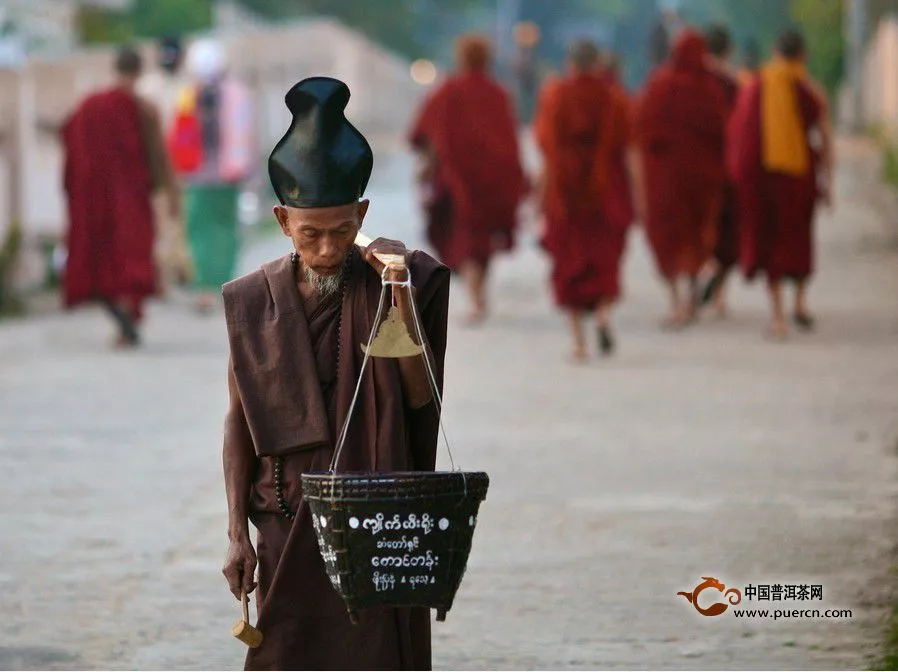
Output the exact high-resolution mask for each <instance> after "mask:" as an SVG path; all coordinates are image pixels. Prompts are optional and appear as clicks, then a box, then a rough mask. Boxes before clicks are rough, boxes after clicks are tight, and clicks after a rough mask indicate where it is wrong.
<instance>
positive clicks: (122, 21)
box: [78, 7, 134, 44]
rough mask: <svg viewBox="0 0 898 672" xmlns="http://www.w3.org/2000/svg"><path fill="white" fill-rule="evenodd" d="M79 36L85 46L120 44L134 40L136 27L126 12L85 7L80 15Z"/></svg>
mask: <svg viewBox="0 0 898 672" xmlns="http://www.w3.org/2000/svg"><path fill="white" fill-rule="evenodd" d="M78 34H79V39H80V41H81V42H82V43H83V44H119V43H122V42H128V41H129V40H131V39H133V38H134V27H133V25H132V22H131V18H130V16H128V14H126V13H124V12H110V11H106V10H103V9H99V8H97V7H83V8H82V9H81V11H80V13H79V15H78Z"/></svg>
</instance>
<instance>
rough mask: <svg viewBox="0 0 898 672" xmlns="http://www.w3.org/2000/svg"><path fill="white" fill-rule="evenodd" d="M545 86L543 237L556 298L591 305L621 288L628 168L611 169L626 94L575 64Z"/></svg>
mask: <svg viewBox="0 0 898 672" xmlns="http://www.w3.org/2000/svg"><path fill="white" fill-rule="evenodd" d="M550 86H551V88H550V89H548V90H547V91H546V92H544V94H543V95H542V96H541V105H540V110H539V113H538V117H537V118H538V126H537V137H538V140H539V143H540V147H541V149H542V151H543V154H544V157H545V166H546V167H545V180H546V190H545V200H544V210H545V214H546V224H547V226H546V232H545V235H544V238H543V245H544V247H545V248H546V250H547V251H548V252H549V253H550V254H551V255H552V257H553V260H554V268H553V272H552V284H553V288H554V292H555V300H556V302H557V303H558V304H559V305H560V306H563V307H565V308H570V309H574V310H592V309H594V308H596V306H597V305H598V304H599V302H600V301H602V300H605V299H607V300H613V299H616V298H617V297H618V295H619V294H620V260H621V256H622V254H623V250H624V245H625V242H626V234H627V228H628V227H629V225H630V222H631V220H632V210H631V208H630V207H629V198H628V195H629V191H628V181H627V176H626V174H625V173H623V174H621V172H619V171H617V170H616V169H615V168H616V164H617V161H618V160H620V161H621V162H622V161H623V158H622V157H623V154H624V152H625V149H626V146H627V144H628V143H629V140H630V130H629V124H628V119H627V114H626V102H625V101H624V99H623V98H622V97H621V96H620V94H619V93H618V92H617V91H616V90H615V89H614V88H612V87H611V86H610V85H609V84H608V83H607V82H606V81H605V80H604V78H603V77H602V76H601V75H598V74H591V73H583V72H581V73H577V74H573V75H570V76H568V77H565V78H563V79H560V80H558V81H557V82H554V83H553V84H551V85H550ZM621 179H622V180H623V185H621V184H619V183H618V181H619V180H621ZM612 191H615V192H616V193H613V194H612Z"/></svg>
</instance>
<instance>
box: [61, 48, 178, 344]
mask: <svg viewBox="0 0 898 672" xmlns="http://www.w3.org/2000/svg"><path fill="white" fill-rule="evenodd" d="M142 65H143V63H142V61H141V58H140V55H139V54H138V53H137V52H136V51H135V50H133V49H131V48H130V47H123V48H122V49H121V50H120V51H119V52H118V54H117V56H116V59H115V71H116V78H117V81H116V83H115V85H114V86H112V87H111V88H110V89H107V90H105V91H101V92H100V93H96V94H93V95H91V96H89V97H88V98H87V99H86V100H84V101H83V102H82V103H81V104H80V105H79V106H78V108H77V109H76V110H75V112H74V113H73V114H72V115H71V116H70V117H69V118H68V120H67V121H66V122H65V125H64V126H63V128H62V139H63V144H64V146H65V175H64V184H65V190H66V195H67V197H68V215H69V230H68V235H67V245H68V258H67V260H66V268H65V277H64V282H63V285H64V301H65V305H66V306H67V307H73V306H76V305H78V304H81V303H83V302H86V301H100V302H101V303H102V305H103V306H104V307H105V308H106V310H107V311H108V312H109V313H110V315H111V316H112V317H113V319H114V320H115V321H116V323H117V324H118V330H119V334H118V339H117V341H116V345H117V346H120V347H130V346H135V345H137V344H138V343H139V340H140V335H139V332H138V325H139V323H140V321H141V319H142V317H143V302H144V299H145V298H146V297H148V296H152V295H153V294H155V293H156V289H157V286H156V267H155V263H154V260H153V240H154V222H153V204H152V200H151V199H152V195H153V192H154V191H156V190H157V189H159V188H164V189H165V190H166V193H167V195H168V208H169V213H170V215H171V216H173V217H176V216H177V215H178V212H179V207H180V206H179V195H178V190H177V185H176V183H175V180H174V174H173V171H172V169H171V166H170V164H169V162H168V158H167V156H166V154H165V146H164V143H163V140H162V128H161V125H160V121H159V112H158V110H157V109H156V108H155V107H154V106H153V105H152V104H151V103H149V102H148V101H145V100H143V99H141V98H140V97H139V96H137V94H136V93H135V87H136V84H137V80H138V79H139V77H140V73H141V69H142Z"/></svg>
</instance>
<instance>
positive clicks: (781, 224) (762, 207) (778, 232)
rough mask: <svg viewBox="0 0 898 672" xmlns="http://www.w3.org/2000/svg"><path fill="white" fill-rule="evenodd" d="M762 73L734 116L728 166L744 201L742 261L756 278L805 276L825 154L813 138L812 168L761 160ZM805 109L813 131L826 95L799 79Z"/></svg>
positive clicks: (810, 269)
mask: <svg viewBox="0 0 898 672" xmlns="http://www.w3.org/2000/svg"><path fill="white" fill-rule="evenodd" d="M761 89H762V84H761V81H760V79H756V80H755V81H754V82H753V83H751V84H749V85H748V86H746V87H744V89H743V90H742V92H741V94H740V96H739V100H738V102H737V104H736V110H735V111H734V113H733V116H732V119H731V120H730V125H729V133H728V149H727V153H728V157H727V159H728V166H729V170H730V172H731V174H732V177H733V180H734V182H735V183H736V190H737V198H738V201H739V213H740V219H739V227H740V229H741V231H740V246H741V250H740V264H741V266H742V270H743V272H744V273H745V276H746V277H747V278H748V279H753V278H754V277H755V276H756V275H757V274H758V273H759V272H762V271H763V272H765V273H766V274H767V278H768V280H770V281H772V282H775V281H779V280H781V279H783V278H790V279H795V280H804V279H806V278H808V277H809V276H810V275H811V273H812V272H813V270H814V249H813V222H814V210H815V207H816V203H817V199H818V197H819V190H818V185H817V170H818V167H819V159H820V154H819V151H817V148H815V147H813V146H811V144H810V143H809V144H808V150H809V155H810V157H811V162H810V167H809V169H808V171H807V173H806V174H804V175H799V176H792V175H784V174H780V173H773V172H770V171H768V170H767V169H765V168H764V166H763V165H762V162H761V147H762V138H761V95H762V91H761ZM796 89H797V93H798V104H799V111H800V113H801V119H802V121H803V122H804V127H805V130H806V133H805V138H806V139H807V138H808V137H809V134H810V131H811V129H813V128H814V127H815V126H816V125H817V124H818V123H819V121H820V115H821V112H822V109H823V105H822V103H821V101H820V100H819V99H818V97H817V95H816V94H815V93H814V92H813V91H812V90H811V88H810V87H809V86H808V85H806V84H803V83H799V84H797V85H796Z"/></svg>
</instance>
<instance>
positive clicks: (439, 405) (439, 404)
mask: <svg viewBox="0 0 898 672" xmlns="http://www.w3.org/2000/svg"><path fill="white" fill-rule="evenodd" d="M390 268H392V265H391V264H386V265H384V269H383V271H382V272H381V276H380V277H381V287H380V299H379V300H378V303H377V312H376V313H375V316H374V323H373V324H372V325H371V334H370V335H369V336H368V347H367V348H366V349H365V357H364V358H363V359H362V367H361V369H360V370H359V379H358V381H356V385H355V391H354V392H353V395H352V402H351V403H350V404H349V411H347V413H346V419H345V420H344V421H343V427H342V429H341V430H340V435H339V438H338V440H337V446H336V449H335V450H334V456H333V458H331V463H330V468H329V473H331V474H334V473H335V472H336V468H337V463H338V462H339V460H340V454H341V453H342V452H343V446H344V444H345V443H346V435H347V434H348V432H349V423H350V421H351V420H352V413H353V411H354V410H355V405H356V402H357V401H358V397H359V392H360V390H361V389H362V377H363V376H364V375H365V369H366V368H367V366H368V360H369V359H370V357H371V344H372V343H373V342H374V337H375V336H376V335H377V329H378V327H379V326H380V324H381V322H383V320H384V318H383V316H382V314H383V307H384V302H385V299H386V295H387V287H388V286H391V285H392V286H396V287H404V288H406V289H407V290H408V292H409V299H410V303H411V305H412V321H413V322H414V323H415V332H416V334H417V336H418V342H419V343H420V344H421V345H422V346H424V347H423V348H422V352H421V357H422V358H423V360H424V367H425V369H426V370H427V382H428V384H429V386H430V391H431V394H432V395H433V401H434V404H436V409H437V413H438V414H439V425H440V431H441V433H442V435H443V441H444V442H445V444H446V450H447V451H448V452H449V463H450V465H451V468H452V471H458V470H459V469H458V467H456V464H455V458H454V456H453V455H452V448H451V446H450V445H449V437H448V435H447V433H446V426H445V425H444V424H443V398H442V396H441V395H440V390H439V386H438V385H437V379H436V375H435V374H434V372H433V367H432V366H431V363H430V357H429V356H428V350H427V342H426V341H425V339H424V330H423V328H422V326H421V318H420V316H419V314H418V306H417V302H416V301H415V298H414V297H413V296H412V295H411V289H412V272H411V269H410V268H408V267H405V271H406V279H405V280H387V270H389V269H390ZM465 492H466V493H467V483H465Z"/></svg>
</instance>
